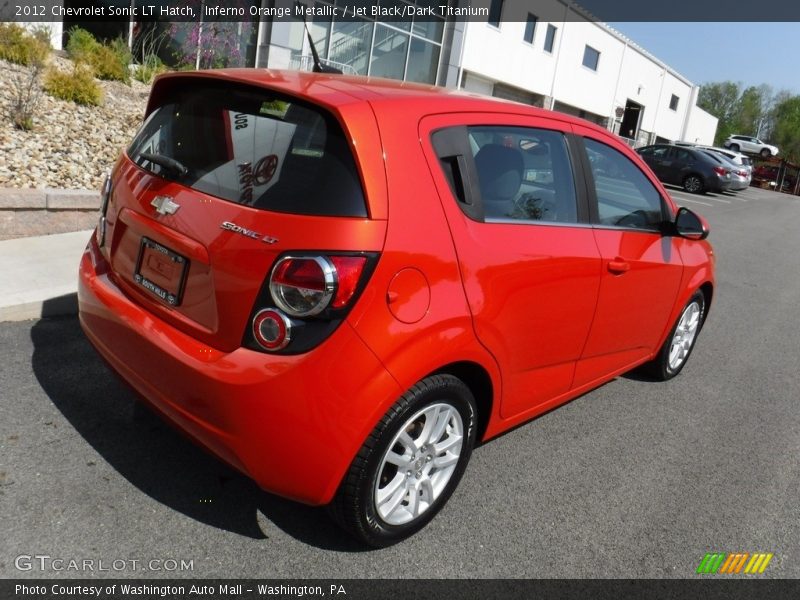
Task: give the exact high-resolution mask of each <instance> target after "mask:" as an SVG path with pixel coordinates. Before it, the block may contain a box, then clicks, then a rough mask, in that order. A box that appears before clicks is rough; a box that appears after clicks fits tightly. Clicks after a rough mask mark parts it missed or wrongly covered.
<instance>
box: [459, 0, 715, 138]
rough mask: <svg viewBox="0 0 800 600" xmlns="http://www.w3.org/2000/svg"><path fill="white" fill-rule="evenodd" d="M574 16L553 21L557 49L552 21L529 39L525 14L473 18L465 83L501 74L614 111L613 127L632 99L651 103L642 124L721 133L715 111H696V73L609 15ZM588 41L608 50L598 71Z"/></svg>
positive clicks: (659, 131) (550, 94)
mask: <svg viewBox="0 0 800 600" xmlns="http://www.w3.org/2000/svg"><path fill="white" fill-rule="evenodd" d="M542 1H544V0H542ZM548 14H549V15H553V14H555V13H554V12H553V11H550V12H548ZM570 19H572V20H567V21H562V22H553V23H552V24H553V25H554V26H555V27H556V28H557V34H556V42H555V46H554V48H553V53H552V54H550V53H548V52H545V51H544V41H545V35H546V31H547V26H548V24H549V23H548V22H545V21H539V22H538V23H537V24H536V31H535V35H534V40H533V44H528V43H526V42H525V40H524V39H523V37H524V32H525V23H523V22H501V23H500V27H499V28H498V27H493V26H491V25H489V24H488V23H486V22H470V23H467V26H466V31H465V43H464V48H463V53H462V60H461V65H460V66H461V69H463V70H464V71H467V75H466V77H465V79H464V84H465V86H466V87H467V88H468V89H470V90H472V91H476V92H480V93H491V85H492V84H493V83H495V82H500V83H504V84H507V85H511V86H514V87H518V88H521V89H523V90H527V91H530V92H533V93H535V94H540V95H542V96H546V97H547V98H551V99H552V100H553V101H558V102H561V103H564V104H568V105H571V106H574V107H576V108H578V109H581V110H584V111H587V112H591V113H595V114H597V115H600V116H601V117H606V118H608V119H609V128H611V127H612V126H613V123H614V120H615V109H616V108H618V107H622V108H624V107H625V104H626V102H627V101H628V100H632V101H634V102H636V103H638V104H641V105H642V106H643V107H644V111H643V113H642V120H641V122H640V125H639V126H640V129H641V130H642V131H646V132H648V133H651V134H655V135H658V136H660V137H662V138H667V139H671V140H681V139H689V138H688V137H687V136H688V134H689V133H693V135H694V137H700V138H702V139H706V138H708V137H709V135H710V136H711V138H713V136H714V133H715V131H710V133H709V129H710V128H711V127H712V125H713V123H712V120H714V118H713V117H711V116H710V115H706V116H703V115H700V114H699V113H698V114H694V111H696V110H699V109H697V108H696V106H695V103H696V95H697V94H696V89H697V88H696V87H695V86H693V85H692V83H691V82H690V81H688V80H687V79H685V78H684V77H682V76H681V75H680V74H678V73H676V72H674V70H672V69H670V68H669V66H667V65H664V64H663V63H662V62H661V61H659V60H658V59H657V58H655V57H653V56H652V55H650V54H649V53H647V51H646V50H644V49H641V48H639V47H638V46H636V44H634V43H633V42H631V41H630V40H628V39H626V38H625V37H624V36H622V35H621V34H619V33H617V32H616V31H614V30H613V29H611V28H609V27H607V26H606V25H604V24H603V23H596V22H593V21H591V20H586V19H584V20H575V19H576V15H575V14H571V15H570ZM587 45H589V46H591V47H592V48H594V49H595V50H597V51H599V52H600V59H599V61H598V68H597V71H593V70H592V69H589V68H587V67H585V66H583V55H584V50H585V48H586V46H587ZM673 94H674V95H675V96H677V97H678V106H677V108H676V109H675V110H672V109H671V108H670V99H671V98H672V95H673ZM545 106H546V107H549V106H550V104H548V103H546V104H545ZM690 116H692V118H693V120H692V121H691V123H690ZM707 117H708V118H707Z"/></svg>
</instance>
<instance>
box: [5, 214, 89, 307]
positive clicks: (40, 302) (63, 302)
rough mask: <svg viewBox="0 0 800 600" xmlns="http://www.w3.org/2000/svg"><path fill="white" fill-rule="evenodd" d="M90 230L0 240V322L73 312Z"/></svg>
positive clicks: (76, 305)
mask: <svg viewBox="0 0 800 600" xmlns="http://www.w3.org/2000/svg"><path fill="white" fill-rule="evenodd" d="M91 235H92V231H90V230H84V231H76V232H71V233H62V234H56V235H45V236H38V237H29V238H20V239H13V240H5V241H0V276H2V278H3V282H4V285H3V286H2V288H0V322H3V321H24V320H27V319H39V318H42V317H55V316H63V315H74V314H75V313H76V312H77V307H78V303H77V296H76V293H77V290H78V264H79V262H80V259H81V255H82V254H83V251H84V249H85V248H86V243H87V242H88V240H89V238H90V236H91Z"/></svg>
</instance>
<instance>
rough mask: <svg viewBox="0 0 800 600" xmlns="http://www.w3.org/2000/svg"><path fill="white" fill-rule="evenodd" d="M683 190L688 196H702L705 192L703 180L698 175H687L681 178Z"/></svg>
mask: <svg viewBox="0 0 800 600" xmlns="http://www.w3.org/2000/svg"><path fill="white" fill-rule="evenodd" d="M682 185H683V189H684V190H685V191H687V192H689V193H690V194H702V193H703V191H704V190H705V184H704V183H703V178H702V177H700V176H699V175H687V176H686V177H684V178H683V183H682Z"/></svg>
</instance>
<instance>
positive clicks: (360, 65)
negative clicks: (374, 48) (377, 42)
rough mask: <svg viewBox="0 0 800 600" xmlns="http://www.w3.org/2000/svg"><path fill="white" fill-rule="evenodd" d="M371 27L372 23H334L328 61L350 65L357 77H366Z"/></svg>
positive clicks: (360, 21) (354, 21) (355, 21)
mask: <svg viewBox="0 0 800 600" xmlns="http://www.w3.org/2000/svg"><path fill="white" fill-rule="evenodd" d="M373 27H375V23H374V22H373V21H363V20H350V21H336V22H334V24H333V33H331V42H330V44H331V47H330V51H329V52H328V59H329V60H332V61H335V62H337V63H343V64H346V65H350V66H351V67H353V69H355V71H356V73H358V74H359V75H366V74H367V71H368V68H369V48H370V45H371V44H372V29H373Z"/></svg>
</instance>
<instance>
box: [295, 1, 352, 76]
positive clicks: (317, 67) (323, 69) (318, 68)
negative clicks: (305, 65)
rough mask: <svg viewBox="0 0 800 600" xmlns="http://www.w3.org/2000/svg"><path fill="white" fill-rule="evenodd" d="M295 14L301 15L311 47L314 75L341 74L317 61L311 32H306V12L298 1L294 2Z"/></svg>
mask: <svg viewBox="0 0 800 600" xmlns="http://www.w3.org/2000/svg"><path fill="white" fill-rule="evenodd" d="M294 5H295V13H297V12H298V11H299V12H301V13H302V15H303V27H305V28H306V36H307V37H308V45H309V46H311V56H312V58H313V59H314V69H313V70H314V73H338V74H339V75H341V74H342V72H341V70H339V69H337V68H336V67H330V66H328V65H323V64H322V63H321V62H320V60H319V54H318V53H317V47H316V46H314V40H313V39H311V32H310V31H309V30H308V23H306V11H305V10H304V9H305V6H304V5H302V3H301V2H300V0H296V1H295V3H294Z"/></svg>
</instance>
